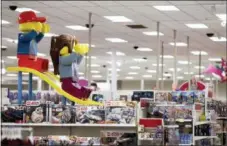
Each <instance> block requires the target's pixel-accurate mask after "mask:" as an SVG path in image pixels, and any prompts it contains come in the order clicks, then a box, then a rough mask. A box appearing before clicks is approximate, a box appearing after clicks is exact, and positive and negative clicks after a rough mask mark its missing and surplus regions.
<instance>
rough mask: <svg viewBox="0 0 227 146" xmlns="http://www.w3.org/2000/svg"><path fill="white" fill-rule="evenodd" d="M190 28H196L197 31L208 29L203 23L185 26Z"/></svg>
mask: <svg viewBox="0 0 227 146" xmlns="http://www.w3.org/2000/svg"><path fill="white" fill-rule="evenodd" d="M185 25H186V26H187V27H189V28H195V29H206V28H208V26H206V25H205V24H202V23H194V24H185Z"/></svg>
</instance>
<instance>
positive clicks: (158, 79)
mask: <svg viewBox="0 0 227 146" xmlns="http://www.w3.org/2000/svg"><path fill="white" fill-rule="evenodd" d="M158 80H162V78H159V79H158ZM163 80H166V78H163Z"/></svg>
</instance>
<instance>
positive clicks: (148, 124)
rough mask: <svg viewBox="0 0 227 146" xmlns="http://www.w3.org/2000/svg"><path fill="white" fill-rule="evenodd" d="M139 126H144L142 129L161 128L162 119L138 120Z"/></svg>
mask: <svg viewBox="0 0 227 146" xmlns="http://www.w3.org/2000/svg"><path fill="white" fill-rule="evenodd" d="M139 125H144V127H150V128H152V127H157V126H162V125H163V119H158V118H157V119H155V118H154V119H152V118H149V119H145V118H144V119H140V120H139Z"/></svg>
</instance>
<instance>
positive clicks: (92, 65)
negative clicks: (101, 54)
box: [91, 64, 100, 67]
mask: <svg viewBox="0 0 227 146" xmlns="http://www.w3.org/2000/svg"><path fill="white" fill-rule="evenodd" d="M91 67H100V65H99V64H91Z"/></svg>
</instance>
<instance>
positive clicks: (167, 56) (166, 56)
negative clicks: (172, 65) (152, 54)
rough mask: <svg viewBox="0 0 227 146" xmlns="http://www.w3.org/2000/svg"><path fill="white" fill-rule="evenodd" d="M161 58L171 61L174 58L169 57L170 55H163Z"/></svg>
mask: <svg viewBox="0 0 227 146" xmlns="http://www.w3.org/2000/svg"><path fill="white" fill-rule="evenodd" d="M160 58H162V55H161V56H160ZM163 58H165V59H172V58H174V57H173V56H171V55H164V56H163Z"/></svg>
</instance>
